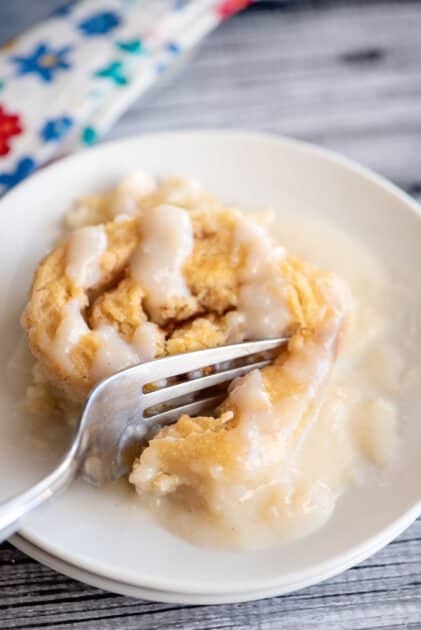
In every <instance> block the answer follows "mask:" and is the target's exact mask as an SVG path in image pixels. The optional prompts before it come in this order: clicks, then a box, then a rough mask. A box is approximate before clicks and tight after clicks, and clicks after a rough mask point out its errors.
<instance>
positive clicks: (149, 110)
mask: <svg viewBox="0 0 421 630" xmlns="http://www.w3.org/2000/svg"><path fill="white" fill-rule="evenodd" d="M60 3H61V0H43V2H42V3H38V2H33V1H32V0H31V2H29V1H28V0H14V2H7V1H5V0H3V2H1V3H0V40H2V39H6V38H7V37H8V36H9V35H12V34H14V33H15V32H17V31H18V30H19V28H20V27H21V26H22V25H27V24H29V23H30V22H31V21H33V20H34V19H38V18H40V17H44V16H45V15H46V14H47V13H48V11H49V10H50V9H51V8H54V7H55V6H57V5H58V4H60ZM420 33H421V3H420V2H416V1H412V2H409V1H408V2H406V1H397V0H396V1H393V2H379V1H371V2H370V1H366V2H362V1H360V2H334V1H333V0H332V1H330V2H328V1H324V2H321V1H317V0H313V1H307V2H306V1H301V2H300V0H290V1H285V2H279V3H268V2H265V3H260V4H259V5H256V7H254V8H253V9H251V10H249V11H247V12H245V13H244V14H242V15H241V16H238V17H236V18H234V19H233V20H232V21H229V22H227V23H226V24H225V25H224V26H222V27H221V28H220V29H219V30H218V31H217V32H215V33H214V34H213V35H212V36H210V37H209V38H208V39H207V40H206V42H205V43H204V44H203V45H202V47H201V49H200V51H199V52H198V53H197V54H196V55H195V57H194V59H193V60H192V61H191V62H190V63H189V64H188V65H187V67H186V68H185V70H184V71H183V73H182V74H181V75H179V76H178V77H177V78H176V79H175V80H174V81H173V82H172V83H170V84H168V85H167V86H165V87H162V88H161V89H159V90H157V91H156V92H155V93H154V94H151V95H150V96H149V98H148V99H147V100H146V101H143V102H142V103H138V104H136V105H135V106H134V107H133V108H132V109H131V111H130V112H128V113H127V114H126V115H125V116H124V117H123V118H122V119H121V121H120V122H119V124H118V125H117V126H116V128H115V129H114V131H113V132H112V134H111V137H112V138H117V137H122V136H130V135H132V134H134V133H141V132H147V131H154V130H167V129H181V128H185V127H188V128H196V127H202V128H203V127H205V128H212V127H222V128H234V127H235V128H245V129H252V130H262V131H266V132H271V133H282V134H287V135H292V136H296V137H299V138H303V139H306V140H309V141H312V142H316V143H318V144H321V145H324V146H326V147H329V148H332V149H335V150H337V151H339V152H340V153H343V154H345V155H347V156H349V157H352V158H354V159H356V160H358V161H360V162H362V163H363V164H365V165H367V166H369V167H371V168H373V169H375V170H377V171H378V172H380V173H381V174H383V175H385V176H386V177H388V178H390V179H392V180H393V181H394V182H395V183H397V184H399V185H400V186H402V187H403V188H405V189H406V190H407V191H408V192H410V193H412V194H414V195H415V196H417V197H418V198H421V168H420V166H421V164H420V162H421V160H420V155H421V63H420V60H421V37H420ZM6 628H31V629H32V628H63V629H64V628H76V629H88V628H89V629H91V628H92V629H98V628H101V629H105V630H108V629H113V630H114V629H120V628H127V629H131V628H133V629H135V628H142V630H158V629H164V628H168V629H181V628H183V629H186V630H202V629H215V630H216V629H223V628H226V629H235V630H242V629H250V628H256V629H260V630H271V629H278V628H282V629H284V630H306V629H310V628H311V629H313V628H321V629H327V630H329V629H332V630H344V629H350V630H358V629H374V628H382V629H384V630H391V629H392V628H393V629H397V628H405V629H408V630H409V629H421V520H418V521H417V522H416V523H415V524H414V525H412V527H410V528H409V529H408V530H407V531H406V532H405V533H404V534H403V535H402V536H400V538H399V539H397V540H396V541H394V542H393V543H391V544H390V545H389V546H388V547H386V548H385V549H384V550H382V551H381V552H379V553H377V554H376V555H375V556H374V557H373V558H371V559H370V560H368V561H366V562H364V563H362V564H360V565H358V566H356V567H354V568H353V569H350V570H348V571H347V572H346V573H343V574H342V575H340V576H338V577H336V578H333V579H330V580H328V581H326V582H324V583H322V584H319V585H317V586H314V587H311V588H307V589H305V590H302V591H299V592H297V593H293V594H291V595H288V596H284V597H277V598H272V599H268V600H264V601H259V602H250V603H245V604H238V605H226V606H198V607H191V606H175V605H170V604H154V603H148V602H141V601H136V600H133V599H130V598H126V597H122V596H119V595H113V594H110V593H105V592H102V591H99V590H97V589H94V588H91V587H88V586H85V585H83V584H80V583H78V582H75V581H73V580H70V579H68V578H66V577H64V576H62V575H59V574H57V573H55V572H54V571H51V570H50V569H47V568H46V567H43V566H42V565H40V564H38V563H37V562H35V561H33V560H31V559H30V558H27V557H26V556H25V555H23V554H22V553H20V552H19V551H17V550H15V549H14V548H13V547H11V546H10V545H9V544H3V545H1V546H0V629H6Z"/></svg>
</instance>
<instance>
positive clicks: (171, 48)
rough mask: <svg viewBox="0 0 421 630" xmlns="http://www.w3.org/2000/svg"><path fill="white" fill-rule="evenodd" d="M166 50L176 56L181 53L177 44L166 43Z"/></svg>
mask: <svg viewBox="0 0 421 630" xmlns="http://www.w3.org/2000/svg"><path fill="white" fill-rule="evenodd" d="M166 47H167V50H168V52H170V53H172V54H173V55H178V54H179V53H180V52H181V47H180V45H179V44H177V42H167V46H166Z"/></svg>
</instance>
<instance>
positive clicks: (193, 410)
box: [147, 392, 226, 426]
mask: <svg viewBox="0 0 421 630" xmlns="http://www.w3.org/2000/svg"><path fill="white" fill-rule="evenodd" d="M225 397H226V392H224V393H222V394H215V395H213V396H208V397H207V398H203V399H202V400H195V401H194V402H191V403H187V405H182V406H181V407H174V408H173V409H169V410H168V411H163V412H162V413H157V414H156V415H155V416H149V417H148V418H147V421H148V423H153V426H156V425H158V426H159V425H160V424H162V425H167V424H171V423H172V422H176V421H177V420H178V419H179V418H180V416H182V415H183V414H188V415H193V416H197V415H200V414H202V413H206V412H208V413H209V412H211V411H213V410H214V409H215V408H216V407H217V406H218V405H219V404H220V403H221V402H222V401H223V400H224V398H225Z"/></svg>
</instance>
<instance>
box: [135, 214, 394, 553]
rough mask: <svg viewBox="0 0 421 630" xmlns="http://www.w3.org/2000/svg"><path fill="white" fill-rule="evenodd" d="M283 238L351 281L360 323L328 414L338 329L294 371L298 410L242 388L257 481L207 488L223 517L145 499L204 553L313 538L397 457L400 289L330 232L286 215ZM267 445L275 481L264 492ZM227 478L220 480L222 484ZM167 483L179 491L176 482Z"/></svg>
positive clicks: (358, 248) (254, 383) (237, 394)
mask: <svg viewBox="0 0 421 630" xmlns="http://www.w3.org/2000/svg"><path fill="white" fill-rule="evenodd" d="M277 229H278V230H279V234H280V235H281V237H282V242H284V243H287V244H288V247H289V251H291V253H293V254H296V255H298V256H301V257H303V258H305V259H307V260H309V261H310V262H315V263H316V264H319V265H321V266H323V267H325V268H329V269H333V270H335V271H337V272H338V273H339V274H340V275H341V276H343V277H344V278H345V280H346V281H347V282H348V284H349V286H350V287H351V291H352V294H353V297H354V300H355V302H356V309H355V314H354V323H353V325H352V327H351V330H350V332H349V334H348V338H347V340H346V343H345V347H344V351H343V353H342V356H341V357H340V358H339V360H338V362H337V363H336V365H335V367H334V370H333V373H332V379H331V380H330V382H329V385H328V390H327V395H326V397H325V399H324V402H323V403H322V405H321V408H320V409H316V408H312V413H310V414H308V413H307V412H306V409H309V408H311V405H312V404H313V403H314V404H316V406H317V400H318V397H319V393H320V388H324V377H325V376H326V374H327V372H329V370H330V355H331V353H332V351H334V348H332V346H331V344H330V342H331V340H332V337H331V335H330V332H332V331H333V328H334V326H335V325H337V324H338V321H336V323H335V322H334V321H333V320H332V326H333V328H332V330H331V331H329V330H326V336H325V340H324V344H323V345H322V348H320V346H318V347H317V348H316V347H311V345H309V346H308V347H307V349H306V356H305V357H304V356H301V357H300V356H299V354H297V360H293V361H291V362H290V364H289V367H288V369H289V370H290V371H291V374H292V375H293V376H294V377H295V378H297V379H299V380H301V381H302V383H303V384H307V385H306V389H305V394H304V395H303V396H300V397H297V399H296V400H292V401H291V400H288V405H289V407H288V408H283V409H280V408H278V409H274V408H272V407H271V405H270V402H269V400H268V397H267V394H266V391H265V389H264V387H263V383H262V378H261V376H260V374H259V373H258V372H252V373H250V374H249V375H248V376H247V377H246V378H245V379H243V380H242V381H240V384H239V386H238V387H237V389H236V385H235V384H234V385H233V391H232V392H231V396H234V399H235V400H236V403H237V404H238V405H239V406H240V407H241V409H242V410H243V414H244V417H243V420H244V422H242V428H241V431H242V432H243V434H242V436H241V439H242V440H244V443H246V444H248V445H249V450H248V455H247V458H246V460H245V463H246V466H245V469H246V470H247V469H248V468H249V469H250V470H251V471H252V472H251V473H250V476H249V477H248V479H249V481H244V480H247V475H246V476H245V477H244V479H243V482H239V483H238V485H237V486H236V485H234V486H233V485H232V484H229V485H224V484H219V485H218V483H215V484H214V485H213V486H209V488H207V489H205V493H207V496H209V492H211V493H212V492H213V493H217V494H213V495H212V498H211V500H212V501H213V503H214V506H219V508H218V507H215V509H214V510H213V512H212V513H210V512H209V511H203V510H200V509H197V508H196V507H195V505H194V504H190V505H189V498H188V495H186V497H185V503H184V505H183V503H180V500H179V497H178V498H176V499H175V498H174V496H173V495H171V494H170V495H168V496H160V497H153V496H148V495H144V496H141V497H140V500H141V501H142V502H143V504H144V505H145V506H147V508H148V509H151V510H152V511H153V512H154V514H155V515H156V517H157V519H158V520H160V521H161V522H162V523H163V524H164V525H165V527H166V528H168V529H170V530H171V531H173V532H174V533H176V534H177V535H181V536H183V537H184V538H186V539H187V540H190V541H191V542H193V543H195V544H199V545H204V546H211V547H217V548H258V547H265V546H268V545H273V544H277V543H279V542H282V541H283V542H285V541H289V540H292V539H296V538H300V537H303V536H305V535H308V534H310V533H311V532H313V531H314V530H316V529H317V528H319V527H321V526H322V525H323V524H324V523H325V522H326V520H327V519H328V518H329V517H330V515H331V514H332V511H333V510H334V508H335V505H336V502H337V500H338V498H339V497H340V496H341V494H342V493H343V492H344V491H345V490H346V488H347V487H348V486H349V485H350V484H356V483H357V484H358V483H362V482H363V481H364V478H365V477H366V476H367V475H373V474H379V472H378V471H379V470H381V468H382V467H384V466H386V465H392V464H393V461H394V459H395V458H396V453H397V450H398V443H399V431H398V422H397V402H396V401H397V397H398V388H399V383H400V377H401V370H402V359H401V357H400V355H399V351H398V349H397V346H396V345H395V340H394V337H393V335H392V334H391V332H390V330H391V322H389V321H388V313H389V310H388V309H387V306H386V305H387V300H388V297H389V296H390V295H392V287H389V285H388V282H387V278H386V277H385V275H384V273H383V270H382V269H381V268H380V267H379V265H378V263H377V261H376V260H375V259H374V257H372V256H371V255H370V253H369V252H367V251H366V250H365V249H364V247H363V246H362V245H360V244H359V243H357V242H353V241H352V240H351V239H350V238H349V237H347V236H346V235H344V234H343V233H341V232H339V231H337V230H335V229H334V228H332V227H330V226H329V225H325V224H323V223H322V224H320V223H318V222H315V221H311V220H306V222H303V221H302V220H300V219H299V218H298V219H297V218H295V217H288V216H283V217H282V220H280V221H279V224H278V226H277ZM339 282H340V280H339ZM325 290H326V291H329V287H325ZM334 295H335V297H336V298H337V300H336V306H337V308H338V314H339V313H340V310H341V306H343V305H344V303H345V302H346V300H347V299H348V298H347V294H346V291H344V292H342V291H341V290H340V287H338V286H335V291H334ZM330 298H331V299H332V295H330ZM233 315H234V319H238V318H240V319H241V316H238V314H233ZM234 324H237V322H234ZM234 328H235V325H234ZM309 384H310V385H309ZM280 414H281V417H282V422H283V424H282V431H280V432H279V417H280ZM308 418H310V420H311V421H310V422H307V420H308ZM276 426H277V427H278V430H276ZM236 439H238V435H237V436H236ZM262 439H263V440H265V444H264V450H263V452H264V454H265V461H266V462H267V464H268V469H267V470H266V472H267V473H268V478H267V482H266V483H259V484H255V483H254V479H253V471H254V472H255V471H256V470H259V466H260V464H261V462H259V457H260V456H261V453H262V449H261V448H260V447H261V446H262V444H260V445H259V441H261V440H262ZM291 446H294V448H291ZM271 458H272V459H271ZM280 462H281V464H280ZM243 463H244V461H243ZM157 466H159V463H157ZM152 468H153V466H152ZM220 474H221V473H220V471H218V470H214V471H211V475H212V476H213V477H214V479H215V480H216V482H217V481H218V475H220ZM164 481H166V482H167V483H168V484H171V483H174V479H173V478H171V479H166V480H165V479H164ZM163 494H165V492H163Z"/></svg>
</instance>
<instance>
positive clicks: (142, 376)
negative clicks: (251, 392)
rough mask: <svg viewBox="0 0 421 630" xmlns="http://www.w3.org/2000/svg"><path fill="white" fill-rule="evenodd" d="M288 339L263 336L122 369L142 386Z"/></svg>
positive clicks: (250, 352)
mask: <svg viewBox="0 0 421 630" xmlns="http://www.w3.org/2000/svg"><path fill="white" fill-rule="evenodd" d="M287 341H288V337H276V338H274V339H264V340H263V341H246V342H244V343H235V344H231V345H229V346H220V347H219V348H209V349H206V350H196V351H195V352H186V353H184V354H175V355H173V356H171V357H164V358H163V359H154V360H153V361H150V362H148V363H143V364H142V363H141V364H140V365H135V366H133V367H132V368H127V369H126V370H124V373H125V374H126V375H127V376H136V377H137V378H138V379H139V384H143V385H145V384H146V383H151V382H153V381H157V380H159V379H161V378H168V377H170V376H177V375H179V374H186V373H187V372H191V371H193V370H198V369H200V368H204V367H208V366H210V365H214V364H215V363H222V362H224V361H232V360H233V359H239V358H240V357H246V356H249V355H251V354H256V353H258V352H265V351H266V350H273V349H275V348H277V347H280V346H282V345H283V344H284V343H286V342H287Z"/></svg>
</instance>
